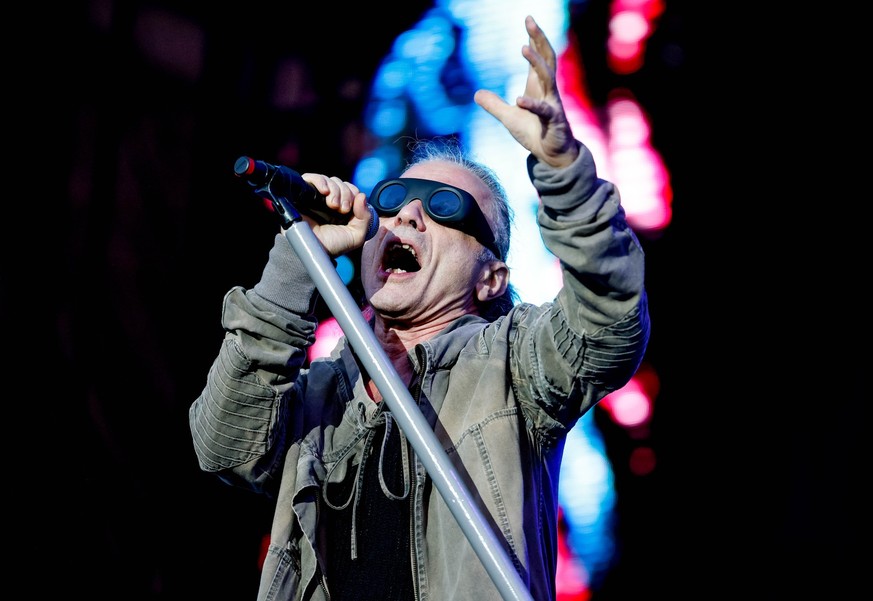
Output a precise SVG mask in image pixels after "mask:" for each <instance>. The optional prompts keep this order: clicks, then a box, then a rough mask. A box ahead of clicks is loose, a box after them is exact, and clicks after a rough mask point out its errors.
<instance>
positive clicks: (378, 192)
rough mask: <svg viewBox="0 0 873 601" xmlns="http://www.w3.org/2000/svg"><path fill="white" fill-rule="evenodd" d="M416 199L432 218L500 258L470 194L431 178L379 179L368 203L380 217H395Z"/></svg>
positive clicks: (488, 229) (485, 223)
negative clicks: (475, 241)
mask: <svg viewBox="0 0 873 601" xmlns="http://www.w3.org/2000/svg"><path fill="white" fill-rule="evenodd" d="M416 198H418V199H420V200H421V205H422V206H423V207H424V210H425V211H426V212H427V214H428V215H429V216H430V218H431V219H433V220H434V221H436V222H437V223H441V224H442V225H445V226H448V227H451V228H454V229H456V230H460V231H462V232H464V233H465V234H469V235H471V236H473V237H474V238H476V240H478V241H479V242H480V243H481V244H482V246H484V247H485V248H487V249H489V250H491V252H493V253H494V256H495V257H498V258H501V259H502V258H503V257H502V256H501V253H500V251H499V250H498V248H497V244H496V243H495V240H494V232H493V231H491V226H490V225H488V220H487V219H486V218H485V214H484V213H483V212H482V209H480V208H479V203H477V202H476V199H475V198H473V195H472V194H470V193H469V192H467V191H466V190H461V189H460V188H456V187H454V186H450V185H449V184H444V183H442V182H437V181H433V180H430V179H416V178H414V177H401V178H399V179H386V180H382V181H381V182H379V183H378V184H376V187H375V188H373V192H372V194H370V197H369V202H370V204H371V205H373V207H374V208H375V209H376V212H377V213H379V215H383V216H390V215H396V214H397V213H399V212H400V209H402V208H403V207H404V206H406V205H407V204H408V203H409V202H411V201H413V200H415V199H416Z"/></svg>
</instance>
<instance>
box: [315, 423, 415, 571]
mask: <svg viewBox="0 0 873 601" xmlns="http://www.w3.org/2000/svg"><path fill="white" fill-rule="evenodd" d="M361 421H362V423H363V424H364V427H365V428H366V431H365V432H361V433H360V434H359V435H358V437H357V438H355V440H354V441H353V442H352V443H351V444H350V445H349V446H348V448H346V450H345V452H344V453H343V454H342V456H341V457H340V458H339V459H338V460H337V462H336V463H334V465H333V467H332V468H330V470H329V471H328V472H327V476H326V477H325V479H324V484H322V488H321V493H322V494H321V496H322V498H323V499H324V503H325V505H327V506H328V507H330V508H331V509H336V510H342V509H345V508H346V507H348V506H349V503H351V502H352V499H354V505H352V532H351V536H352V544H351V550H352V559H357V558H358V528H357V515H358V505H359V503H360V500H361V492H362V490H363V485H362V482H363V479H364V464H366V462H367V460H366V458H367V456H368V455H369V454H370V449H371V447H372V446H373V438H374V437H375V435H376V427H377V426H380V425H381V424H383V423H384V424H385V434H384V435H383V436H382V444H381V445H380V450H379V485H380V486H381V488H382V492H383V493H384V494H385V496H386V497H388V498H389V499H392V500H395V501H399V500H403V499H405V498H407V497H408V496H409V491H410V489H411V481H410V476H409V472H410V470H409V448H408V446H409V445H407V442H406V435H405V434H404V433H403V430H398V433H399V435H400V449H401V463H402V465H403V494H402V495H399V496H398V495H396V494H394V493H393V492H391V491H390V490H388V485H387V484H386V483H385V477H384V473H383V465H384V463H385V449H386V447H387V445H388V437H389V436H390V434H391V430H392V427H393V423H394V418H393V417H392V416H391V414H390V413H386V412H383V411H382V408H381V407H380V408H379V413H378V415H377V416H376V418H375V419H374V420H373V421H371V422H367V421H366V420H363V419H362V420H361ZM364 437H366V440H365V441H364V448H363V449H361V455H360V457H361V460H360V461H359V462H358V469H357V472H356V474H355V479H354V484H353V486H352V491H351V493H350V494H349V498H348V499H346V501H345V503H343V504H342V505H335V504H333V503H331V502H330V499H328V497H327V485H328V483H329V482H330V478H331V475H332V474H333V471H334V470H335V469H336V468H337V467H338V466H339V465H341V464H342V463H343V462H344V461H345V459H346V458H347V457H348V456H349V455H350V454H351V453H352V452H353V451H354V449H355V447H356V446H357V444H358V442H359V441H360V440H361V438H364Z"/></svg>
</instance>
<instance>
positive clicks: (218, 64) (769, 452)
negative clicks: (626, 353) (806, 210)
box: [0, 1, 869, 601]
mask: <svg viewBox="0 0 873 601" xmlns="http://www.w3.org/2000/svg"><path fill="white" fill-rule="evenodd" d="M219 4H220V3H198V2H146V1H141V2H125V3H121V2H117V3H111V2H109V1H107V2H69V3H63V6H62V7H60V8H58V7H51V8H48V7H43V6H32V7H30V8H29V9H25V8H22V7H16V8H15V10H14V12H9V13H8V15H7V16H8V22H7V29H8V30H9V32H8V33H9V36H13V35H14V36H15V37H14V38H13V39H16V40H17V41H16V42H15V43H14V44H11V47H10V49H9V50H8V51H7V53H6V57H7V58H6V75H5V79H6V89H7V94H6V95H7V103H8V104H7V110H6V112H7V120H6V122H7V125H6V127H7V131H8V133H9V137H8V138H7V139H8V140H9V148H8V149H7V174H8V182H9V188H8V190H9V192H10V196H9V198H8V200H7V208H8V213H7V214H6V215H7V216H6V217H5V218H4V234H5V235H4V236H3V244H4V247H3V249H4V252H3V262H4V263H3V270H2V274H0V275H2V277H3V281H2V293H3V295H2V296H3V301H2V302H3V305H2V307H3V317H4V320H5V322H6V323H5V325H6V327H5V333H6V338H5V345H4V346H5V347H6V354H5V359H4V360H3V361H4V365H5V367H6V370H5V373H6V378H5V381H6V390H7V391H8V392H7V393H6V394H4V395H3V399H4V401H5V403H6V404H7V407H9V408H11V411H8V413H7V420H8V421H7V423H8V424H9V426H10V427H9V429H10V430H11V431H14V432H15V434H14V435H13V436H12V437H11V438H10V440H9V442H8V445H9V446H8V447H7V448H6V454H7V461H6V467H7V485H6V489H7V490H8V491H10V492H9V493H8V494H9V496H10V497H11V500H12V501H13V504H12V506H11V509H10V510H9V511H10V513H9V520H8V522H9V526H8V528H9V531H10V532H12V533H13V534H14V535H15V536H14V537H13V539H12V540H13V541H16V542H15V544H14V545H12V548H11V551H12V552H13V561H12V565H13V566H14V570H13V575H15V576H19V575H20V576H21V577H22V583H24V584H25V585H26V586H29V587H32V588H33V589H34V594H28V596H29V597H36V598H46V599H55V598H61V597H66V596H73V595H74V594H76V595H84V596H85V597H87V598H90V599H104V598H105V599H130V600H138V599H143V600H146V599H191V600H200V599H204V600H205V599H210V600H225V599H252V598H253V597H254V594H255V591H256V589H257V580H258V567H257V564H256V560H257V557H258V555H259V552H260V544H261V538H262V536H263V534H265V533H266V532H267V531H268V529H269V524H270V513H271V507H270V505H269V503H268V502H267V501H266V500H265V499H262V498H259V497H256V496H254V495H251V494H249V493H247V492H244V491H239V490H236V489H232V488H230V487H227V486H224V485H222V484H221V483H219V482H218V481H217V480H216V479H215V478H214V477H212V476H209V475H206V474H203V473H201V472H200V471H199V469H198V467H197V464H196V459H195V456H194V453H193V449H192V447H191V443H190V436H189V431H188V421H187V412H188V408H189V406H190V405H191V403H192V402H193V400H194V399H195V398H196V396H197V395H198V394H199V392H200V390H201V388H202V386H203V383H204V381H205V376H206V373H207V371H208V369H209V366H210V364H211V362H212V359H213V357H214V356H215V353H216V352H217V350H218V346H219V344H220V340H221V337H222V332H221V330H220V324H219V312H220V306H221V299H222V297H223V294H224V293H225V292H226V290H227V289H229V288H230V287H231V286H233V285H236V284H241V285H251V284H253V283H254V282H255V281H256V280H257V278H258V276H259V275H260V271H261V269H262V267H263V265H264V262H265V259H266V253H267V252H268V250H269V248H270V246H271V244H272V236H273V233H274V232H275V231H276V224H275V223H274V222H273V221H272V219H271V218H269V217H267V216H266V215H265V213H264V210H263V207H262V206H261V205H260V204H258V203H256V202H254V203H253V202H252V200H251V197H250V195H248V193H246V192H244V191H242V190H240V188H239V187H238V186H237V183H238V182H236V181H235V180H234V178H233V175H232V171H231V166H232V164H233V161H234V159H235V158H236V157H237V156H239V155H241V154H249V155H252V156H256V157H264V158H266V157H274V156H280V155H281V156H284V157H290V158H294V159H295V161H294V164H293V166H294V167H295V168H297V169H298V170H300V171H301V172H302V171H308V170H312V171H319V172H324V173H335V174H339V175H344V176H346V177H349V176H350V175H351V169H352V168H353V166H354V165H355V163H356V161H357V159H358V158H359V156H360V152H361V150H362V148H364V147H365V146H366V140H363V141H362V140H361V136H360V130H361V122H360V119H361V117H360V115H361V110H362V108H363V103H364V100H365V97H366V82H367V81H368V78H369V77H371V76H372V74H373V73H374V72H375V69H376V67H377V65H378V62H379V60H380V59H381V57H382V56H384V55H385V54H386V53H387V51H388V49H389V47H390V44H391V43H392V41H393V39H394V38H395V37H396V35H397V34H398V33H400V32H401V31H404V30H405V29H407V28H408V27H410V26H411V25H412V24H414V23H415V22H416V21H417V20H418V19H419V17H420V16H421V14H422V13H423V11H424V10H425V9H426V8H428V7H429V6H430V3H429V2H421V1H419V2H407V3H405V4H404V5H403V6H402V7H401V8H399V9H391V10H386V9H381V8H379V9H374V8H373V7H371V6H370V5H366V4H352V5H350V6H342V7H340V6H339V5H336V4H335V3H307V4H306V5H304V6H302V7H301V6H299V5H297V6H295V5H292V3H279V2H259V3H250V5H248V6H236V5H227V6H219ZM591 4H592V6H594V8H591V9H590V10H599V11H603V10H604V8H603V6H605V3H603V2H599V1H598V2H592V3H591ZM694 4H695V3H693V2H667V9H666V12H665V13H664V16H663V17H662V19H661V27H660V29H659V30H658V32H657V33H656V34H655V36H653V38H652V40H651V42H650V48H649V55H648V56H647V66H646V68H645V69H644V70H643V71H642V72H641V73H639V74H637V75H635V76H633V77H631V78H630V79H629V80H624V81H623V83H628V84H630V85H631V87H632V89H633V90H634V92H635V94H637V96H638V98H639V99H640V102H641V104H642V105H644V106H645V107H647V109H648V110H649V112H650V117H651V119H652V125H653V143H654V146H655V148H656V149H657V150H658V151H659V152H660V153H661V154H662V155H663V157H664V159H665V162H666V163H667V166H668V168H669V170H670V172H671V178H672V183H673V189H674V218H673V222H672V224H671V225H670V226H669V228H668V229H667V231H666V232H664V233H663V234H662V235H661V236H658V237H656V238H651V239H648V238H647V239H644V240H643V242H644V246H645V247H646V252H647V256H648V278H647V279H648V287H649V293H650V297H651V311H652V318H653V327H654V330H653V337H652V342H651V345H650V351H649V354H648V355H647V360H648V361H650V362H651V363H652V365H653V366H654V367H655V369H656V370H657V371H658V373H659V376H660V378H661V390H660V393H659V396H658V398H657V399H656V401H655V415H654V419H653V422H652V424H651V430H650V432H649V437H650V440H649V442H651V444H652V445H653V447H654V448H655V450H656V453H657V457H658V461H659V463H658V466H657V468H656V470H655V472H653V474H651V475H649V476H644V477H641V476H634V475H632V474H630V473H625V472H623V471H621V470H620V469H619V471H618V472H617V474H616V488H617V492H618V495H619V500H620V501H619V507H618V511H619V516H620V519H619V524H618V534H619V536H620V542H619V560H618V563H617V565H616V567H615V568H614V569H613V570H612V572H611V573H610V576H609V577H608V579H607V581H606V583H604V585H603V587H602V589H601V590H598V591H595V594H594V597H593V601H606V600H609V601H612V600H614V599H621V600H625V599H653V598H655V597H657V598H659V599H660V598H664V597H667V598H673V599H684V598H689V599H692V598H693V599H700V598H709V597H713V596H716V595H720V596H721V595H727V594H729V593H735V594H736V595H737V596H739V595H743V596H748V595H762V596H764V597H767V598H770V597H772V598H788V597H787V596H788V595H791V594H814V595H817V596H821V597H822V598H834V595H837V597H839V594H840V593H842V592H843V591H847V590H850V588H851V587H850V584H851V583H852V582H853V581H854V580H855V578H856V577H857V576H858V574H859V570H858V568H859V565H860V564H859V560H858V559H854V558H855V557H857V555H854V553H850V550H852V549H854V548H855V547H857V546H859V545H861V546H863V541H862V538H861V536H860V534H859V530H860V527H859V521H858V520H857V519H856V517H855V516H856V514H857V513H858V510H859V509H860V508H861V507H862V501H861V499H862V498H864V497H863V495H861V493H860V483H861V482H862V481H863V480H864V478H863V475H865V474H866V473H867V472H869V470H867V471H861V470H860V469H859V467H858V457H859V455H860V439H861V428H862V424H866V419H865V417H866V416H862V406H863V407H866V405H865V404H862V403H861V402H860V401H861V399H862V398H866V397H869V394H866V388H865V387H864V386H863V384H864V383H865V380H862V377H861V376H862V370H861V367H860V363H861V361H860V358H862V357H864V354H863V351H861V350H858V345H859V344H862V343H863V341H864V340H865V339H866V336H865V334H866V332H867V331H868V328H869V326H867V320H866V319H863V317H862V315H863V313H864V311H863V309H862V308H863V307H864V305H865V303H864V302H863V300H858V299H859V297H863V296H864V295H861V294H860V292H859V291H858V290H855V289H854V288H853V289H852V290H846V289H844V287H843V285H842V282H844V281H845V280H843V279H841V276H844V275H845V274H843V273H842V271H836V270H832V269H829V268H828V266H827V265H825V266H821V265H820V264H818V263H815V259H816V258H817V257H819V256H824V255H825V254H826V253H827V252H828V251H830V250H832V249H833V248H834V247H835V248H836V249H837V250H838V252H843V249H845V252H846V254H850V255H852V256H854V257H857V261H861V257H863V255H860V254H854V251H855V248H856V246H858V242H857V241H856V240H857V237H856V236H854V235H852V234H850V233H847V232H849V231H851V230H852V224H851V223H847V221H846V220H845V219H844V218H843V219H840V218H835V217H834V216H833V215H832V214H831V212H830V211H826V210H824V211H818V212H816V214H815V215H814V216H813V221H814V222H816V223H817V222H819V221H820V220H826V219H831V220H832V221H831V222H833V223H834V224H835V225H834V226H832V227H830V228H827V229H829V230H830V231H833V230H840V231H839V233H836V234H834V235H833V238H834V243H833V244H832V243H831V238H830V237H828V238H827V239H826V242H824V241H822V239H817V240H818V241H819V243H820V245H819V246H816V245H811V244H799V243H798V240H802V239H803V236H802V232H803V229H802V228H800V229H799V230H794V231H792V232H790V233H789V234H788V235H785V236H782V235H780V236H778V237H770V236H769V235H763V234H762V233H764V232H769V231H770V230H772V229H777V230H782V229H787V226H786V225H785V224H784V219H783V216H782V215H781V212H779V211H776V213H778V215H771V213H772V212H773V211H772V207H771V210H768V211H766V212H765V211H764V209H763V208H762V206H763V205H765V204H768V203H772V202H773V199H774V198H778V197H779V196H780V194H779V187H780V184H781V181H776V182H774V181H773V180H779V178H777V177H775V176H774V177H766V178H763V180H769V181H762V179H761V174H762V168H763V167H764V166H767V167H768V168H769V169H770V171H763V173H767V174H772V173H773V171H772V169H773V168H774V167H773V165H774V164H775V163H777V162H778V159H780V158H781V160H783V161H785V160H789V161H791V159H790V155H789V154H788V153H783V152H782V145H786V144H787V145H791V146H793V145H795V139H796V138H795V137H794V135H791V136H788V135H786V134H787V133H788V128H786V129H784V130H783V129H782V128H783V127H785V120H784V119H785V111H787V110H788V109H787V108H786V107H787V106H788V105H789V103H786V101H785V96H786V95H787V94H788V93H789V92H788V90H786V89H784V88H781V83H780V80H781V73H782V71H783V70H786V69H790V68H789V67H788V66H787V64H786V62H785V61H786V60H788V59H786V57H785V56H784V55H782V54H779V53H775V54H774V53H773V52H771V51H770V49H769V47H766V46H763V45H760V44H757V43H756V42H755V40H756V39H758V38H756V37H753V34H760V33H761V31H763V30H765V29H766V28H765V27H764V26H762V24H761V23H760V22H758V21H756V20H755V18H753V17H752V16H751V15H748V16H744V15H740V17H739V18H738V17H737V15H736V14H735V13H736V11H725V12H733V13H734V14H732V15H731V16H732V19H731V21H730V26H731V27H736V26H739V25H741V24H754V25H756V26H755V27H751V28H750V30H751V31H750V32H749V33H748V34H746V33H745V32H744V31H743V32H741V31H740V30H739V29H735V28H733V29H731V30H730V34H729V36H728V38H729V39H726V38H723V37H720V34H718V32H720V31H723V30H724V28H725V27H728V26H729V25H728V23H726V22H725V17H726V15H722V14H703V13H702V12H694V11H693V10H692V8H691V7H692V6H693V5H694ZM152 10H160V11H166V12H167V13H170V14H172V15H176V16H179V17H183V22H186V23H194V24H196V26H197V27H196V28H195V31H196V32H198V33H197V34H196V35H193V37H192V36H191V35H188V34H187V33H186V32H185V31H182V32H176V34H178V37H176V38H174V39H176V40H179V39H183V40H195V42H191V46H190V47H188V46H186V45H185V44H182V45H181V48H180V47H178V45H177V47H176V48H175V50H174V52H173V53H171V55H170V56H169V57H164V59H160V58H158V59H156V58H155V57H154V56H150V57H149V56H145V55H144V54H143V53H142V52H141V49H140V46H139V45H138V43H137V41H136V40H137V35H138V34H137V31H138V30H137V25H136V24H137V23H141V21H140V20H139V19H138V15H141V14H142V12H143V11H152ZM582 17H583V15H576V18H575V20H574V27H576V28H577V31H578V32H579V34H580V38H581V39H582V40H584V45H583V55H584V56H585V58H586V61H591V64H587V65H586V68H587V69H588V74H589V77H590V83H591V85H592V88H593V90H592V94H593V96H594V97H595V98H596V97H597V96H598V94H602V93H604V92H605V90H607V89H608V88H609V87H611V86H612V85H615V84H616V83H617V81H616V80H615V76H613V75H610V74H609V73H608V72H607V71H606V70H605V68H604V67H603V65H602V62H599V61H598V58H602V57H598V55H597V53H598V44H597V41H596V40H597V39H598V36H600V37H601V38H600V39H601V40H602V36H603V35H605V33H604V32H603V31H602V30H600V31H598V29H597V26H595V25H593V24H592V23H594V22H597V19H591V18H587V19H586V18H582ZM589 17H590V15H589ZM19 25H20V27H19ZM519 26H521V24H519ZM198 36H199V37H198ZM7 39H9V38H7ZM197 40H199V43H198V42H196V41H197ZM722 42H724V43H722ZM7 44H9V42H7ZM586 45H587V47H586ZM677 47H678V48H681V50H682V57H683V59H682V61H680V62H679V63H676V62H675V61H666V60H664V58H663V57H664V56H665V55H664V54H663V53H664V52H665V49H667V48H670V49H675V48H677ZM808 51H809V49H808V48H807V52H808ZM289 52H291V53H292V54H293V55H294V57H295V58H297V59H298V60H299V61H300V63H301V64H304V65H307V66H308V67H309V71H308V72H309V75H310V79H309V81H308V82H307V89H308V90H309V91H310V92H311V94H312V95H311V96H310V101H309V102H302V103H301V104H300V105H299V106H297V107H294V108H292V109H284V110H280V109H277V108H275V106H273V104H272V103H271V101H270V89H269V87H270V85H271V81H272V79H271V78H272V74H273V72H274V70H275V68H276V65H277V61H278V58H279V57H280V56H286V55H287V54H288V53H289ZM601 52H602V51H601ZM179 57H187V59H188V60H183V61H179V60H178V58H179ZM804 64H805V65H808V64H810V63H804ZM598 65H600V66H599V67H598ZM762 72H766V73H767V75H768V78H767V80H766V81H767V84H766V85H762V84H759V83H752V82H753V81H760V79H756V78H759V77H760V74H761V73H762ZM807 75H814V73H813V74H810V73H807ZM355 90H358V92H357V93H356V92H355ZM791 93H793V89H791ZM792 106H793V110H797V107H796V105H792ZM755 107H757V108H755ZM762 112H766V113H767V125H766V128H765V127H763V125H762V123H761V122H760V121H759V119H760V113H762ZM746 117H747V118H748V120H747V118H746ZM757 127H760V129H756V128H757ZM747 131H753V132H754V133H755V134H756V135H755V138H754V140H755V142H754V143H744V142H743V141H742V140H739V139H738V138H741V135H742V134H743V133H744V132H747ZM356 132H357V136H356ZM791 133H792V134H794V133H795V132H791ZM808 169H810V162H809V161H807V160H805V161H796V162H791V163H790V168H789V170H790V171H791V173H792V175H791V177H793V178H795V179H803V178H802V177H800V176H799V175H798V174H799V173H803V172H805V171H806V170H808ZM782 195H784V196H789V197H791V198H793V199H801V198H802V193H801V195H800V196H798V195H797V192H796V191H795V190H794V189H792V190H791V191H790V192H789V191H788V189H787V188H785V189H783V190H782ZM805 202H806V201H800V202H798V205H799V206H808V205H807V204H805ZM750 207H751V208H750ZM750 213H751V215H750ZM774 217H775V218H774ZM819 227H821V226H819ZM820 246H828V247H830V248H828V249H822V248H820ZM799 247H800V248H799ZM813 265H815V266H816V267H815V268H813V267H810V266H813ZM853 265H855V264H854V263H853ZM857 265H858V266H857V267H852V268H849V271H850V272H851V271H852V270H854V269H858V270H862V269H863V262H860V263H857ZM797 272H802V273H803V277H801V278H800V279H794V277H793V276H795V275H796V273H797ZM858 279H859V278H858V277H857V275H856V277H855V278H854V280H852V279H851V278H850V279H849V281H853V282H857V280H858ZM810 298H811V299H813V301H812V302H809V299H810ZM818 299H824V300H822V301H821V302H819V300H818ZM834 330H836V331H837V336H835V337H833V338H831V337H830V336H828V337H827V339H826V340H825V339H823V338H822V334H823V333H827V332H830V331H834ZM862 392H863V393H865V397H862ZM598 420H599V422H600V423H601V425H602V427H603V429H604V434H605V436H606V438H607V450H608V453H609V454H610V455H611V456H612V458H613V459H614V460H615V462H616V465H618V466H621V465H624V462H623V459H624V458H626V456H627V454H628V452H629V451H630V449H631V448H632V447H633V445H634V444H635V442H634V441H633V440H631V439H630V438H629V436H628V433H627V432H625V431H624V430H622V429H620V428H617V427H615V426H614V425H611V424H610V423H609V422H608V421H607V420H604V419H603V418H602V416H598ZM18 541H20V543H19V542H18Z"/></svg>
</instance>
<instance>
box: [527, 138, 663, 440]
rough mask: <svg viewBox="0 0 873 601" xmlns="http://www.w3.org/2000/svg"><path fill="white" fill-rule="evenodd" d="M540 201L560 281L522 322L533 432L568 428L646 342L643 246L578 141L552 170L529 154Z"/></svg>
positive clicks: (622, 379)
mask: <svg viewBox="0 0 873 601" xmlns="http://www.w3.org/2000/svg"><path fill="white" fill-rule="evenodd" d="M528 173H529V175H530V178H531V181H532V182H533V184H534V187H535V188H536V190H537V193H538V194H539V196H540V199H541V200H542V202H541V203H540V206H539V209H538V213H537V222H538V224H539V227H540V232H541V234H542V237H543V242H544V244H545V246H546V248H548V249H549V251H551V252H552V253H553V254H554V255H555V256H556V257H557V258H558V259H559V261H560V264H561V274H562V277H563V286H562V288H561V290H560V292H559V293H558V295H557V297H556V299H555V300H554V302H553V303H548V304H547V305H545V306H544V307H543V308H544V309H545V311H544V312H542V313H539V314H538V317H537V319H536V322H535V323H534V324H533V326H532V327H530V328H529V329H526V331H525V333H524V335H523V337H522V344H521V345H520V348H519V349H517V351H516V352H515V353H514V359H513V364H514V370H515V374H514V377H515V378H516V381H518V382H526V383H527V386H524V387H521V388H522V389H523V392H522V394H521V395H520V396H521V400H522V403H523V404H524V403H527V407H526V409H527V415H528V416H529V417H530V418H532V419H533V420H534V424H533V426H534V429H535V430H537V431H539V432H540V433H541V434H544V435H547V436H550V437H551V436H556V435H558V436H559V435H561V434H564V433H566V430H567V429H569V428H570V427H572V426H573V425H574V424H575V422H576V420H578V418H579V417H580V416H581V415H582V414H583V413H585V412H586V411H587V410H588V409H590V408H591V407H592V406H593V405H594V404H595V403H597V402H598V401H599V400H600V399H602V398H603V397H604V396H606V395H607V394H609V393H610V392H613V391H615V390H618V389H619V388H621V387H622V386H624V385H625V384H626V383H627V382H628V381H629V380H630V379H631V377H632V376H633V374H634V373H635V372H636V370H637V368H638V367H639V365H640V363H641V362H642V359H643V355H644V354H645V351H646V346H647V344H648V340H649V330H650V325H649V314H648V305H647V298H646V291H645V285H644V284H645V282H644V280H645V269H644V253H643V250H642V247H641V246H640V243H639V241H638V239H637V237H636V235H635V234H634V232H633V230H632V229H631V228H630V226H629V225H628V223H627V221H626V219H625V213H624V209H623V208H622V206H621V203H620V196H619V192H618V190H617V188H616V187H615V186H614V185H613V184H612V183H610V182H608V181H605V180H603V179H600V178H598V176H597V171H596V167H595V164H594V159H593V157H592V155H591V152H590V151H589V150H588V148H587V147H585V146H584V145H582V144H580V154H579V157H578V159H577V160H576V161H575V162H574V163H573V164H572V165H570V166H569V167H567V168H564V169H555V168H552V167H550V166H549V165H547V164H545V163H541V162H539V161H537V160H536V159H535V158H534V157H533V156H530V157H528Z"/></svg>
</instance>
